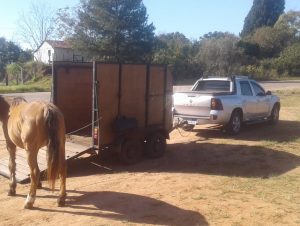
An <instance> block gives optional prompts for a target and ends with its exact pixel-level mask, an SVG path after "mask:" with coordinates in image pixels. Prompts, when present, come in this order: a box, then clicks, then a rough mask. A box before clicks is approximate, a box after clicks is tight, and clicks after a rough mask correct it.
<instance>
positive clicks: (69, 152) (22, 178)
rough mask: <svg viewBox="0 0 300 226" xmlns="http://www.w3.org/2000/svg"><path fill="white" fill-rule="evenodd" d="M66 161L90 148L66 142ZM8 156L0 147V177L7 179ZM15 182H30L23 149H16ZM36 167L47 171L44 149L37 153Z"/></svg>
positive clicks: (2, 146) (4, 149)
mask: <svg viewBox="0 0 300 226" xmlns="http://www.w3.org/2000/svg"><path fill="white" fill-rule="evenodd" d="M65 148H66V160H67V161H68V160H71V159H74V158H77V157H79V156H81V155H83V154H85V153H87V152H89V151H90V150H91V147H87V146H84V145H81V144H76V143H71V142H66V146H65ZM8 163H9V154H8V151H7V150H6V148H5V145H1V146H0V175H2V176H5V177H8V178H9V169H8ZM16 164H17V166H16V180H17V182H18V183H25V182H28V181H29V180H30V175H29V172H30V170H29V166H28V163H27V157H26V151H25V150H24V149H20V148H17V152H16ZM38 165H39V168H40V171H41V172H43V171H45V170H46V169H47V160H46V148H45V147H44V148H41V149H40V150H39V153H38Z"/></svg>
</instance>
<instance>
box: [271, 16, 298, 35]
mask: <svg viewBox="0 0 300 226" xmlns="http://www.w3.org/2000/svg"><path fill="white" fill-rule="evenodd" d="M274 28H276V29H280V30H286V31H289V32H290V33H291V35H293V36H295V37H299V35H300V11H289V12H287V13H284V14H282V15H281V16H280V17H279V19H278V20H277V22H276V23H275V25H274Z"/></svg>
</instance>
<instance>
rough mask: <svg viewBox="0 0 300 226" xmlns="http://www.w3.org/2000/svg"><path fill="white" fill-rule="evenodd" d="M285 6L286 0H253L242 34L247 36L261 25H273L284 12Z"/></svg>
mask: <svg viewBox="0 0 300 226" xmlns="http://www.w3.org/2000/svg"><path fill="white" fill-rule="evenodd" d="M284 8H285V0H253V5H252V8H251V10H250V11H249V13H248V15H247V16H246V18H245V21H244V27H243V30H242V32H241V36H242V37H245V36H247V35H249V34H251V33H252V32H253V31H255V30H256V29H257V28H260V27H264V26H273V25H274V24H275V23H276V21H277V20H278V18H279V16H280V15H281V14H282V13H283V12H284Z"/></svg>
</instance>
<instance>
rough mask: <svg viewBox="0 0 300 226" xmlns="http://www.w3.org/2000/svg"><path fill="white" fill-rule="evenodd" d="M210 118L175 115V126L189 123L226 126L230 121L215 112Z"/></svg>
mask: <svg viewBox="0 0 300 226" xmlns="http://www.w3.org/2000/svg"><path fill="white" fill-rule="evenodd" d="M213 113H214V114H210V115H209V116H194V115H178V114H177V115H174V117H173V124H174V125H178V124H180V123H187V124H190V125H204V124H217V125H225V124H227V123H228V121H229V119H228V118H227V117H224V115H222V114H218V113H219V112H217V111H216V112H213Z"/></svg>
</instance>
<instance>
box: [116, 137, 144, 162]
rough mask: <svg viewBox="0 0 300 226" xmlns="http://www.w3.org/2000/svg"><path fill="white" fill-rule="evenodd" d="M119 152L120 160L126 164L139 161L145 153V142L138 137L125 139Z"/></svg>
mask: <svg viewBox="0 0 300 226" xmlns="http://www.w3.org/2000/svg"><path fill="white" fill-rule="evenodd" d="M118 154H119V159H120V161H121V162H123V163H125V164H134V163H137V162H139V161H140V159H141V157H142V154H143V144H142V142H141V141H140V140H138V139H133V138H128V139H125V140H124V141H123V142H122V144H121V149H120V151H119V152H118Z"/></svg>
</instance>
